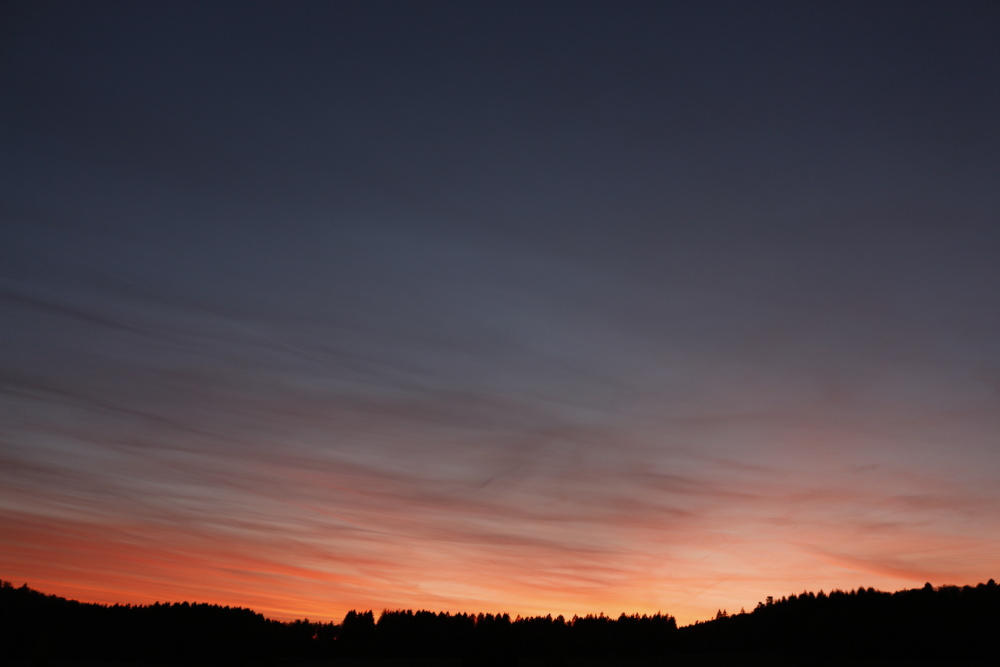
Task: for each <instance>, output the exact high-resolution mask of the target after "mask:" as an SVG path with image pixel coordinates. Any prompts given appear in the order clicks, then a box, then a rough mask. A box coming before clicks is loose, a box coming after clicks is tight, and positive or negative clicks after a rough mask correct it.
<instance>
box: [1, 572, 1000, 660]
mask: <svg viewBox="0 0 1000 667" xmlns="http://www.w3.org/2000/svg"><path fill="white" fill-rule="evenodd" d="M998 640H1000V587H998V586H997V585H996V583H995V582H994V581H993V580H992V579H991V580H990V581H989V582H988V583H985V584H979V585H978V586H974V587H973V586H965V587H961V588H959V587H957V586H942V587H938V588H934V587H932V586H931V585H930V584H927V585H926V586H924V587H923V588H919V589H913V590H905V591H899V592H896V593H885V592H881V591H876V590H875V589H873V588H868V589H865V588H859V589H857V590H854V591H847V592H844V591H834V592H832V593H829V594H826V593H823V592H820V593H816V594H813V593H802V594H800V595H791V596H788V597H785V598H781V599H780V600H774V599H773V598H768V599H767V601H765V602H762V603H760V604H759V605H758V606H757V607H756V608H755V609H754V610H752V611H751V612H749V613H748V612H745V611H741V612H740V613H737V614H729V613H727V612H725V611H723V610H720V611H719V613H718V614H717V615H716V618H715V619H713V620H711V621H706V622H699V623H696V624H695V625H691V626H687V627H684V628H678V627H677V623H676V621H675V620H674V618H673V617H672V616H669V615H667V614H656V615H653V616H647V615H643V616H640V615H632V616H627V615H624V614H622V615H621V616H618V617H617V618H615V617H609V616H604V615H603V614H600V615H596V616H594V615H590V616H585V617H573V618H571V619H566V618H563V617H562V616H559V617H556V618H553V617H552V616H544V617H528V618H520V617H517V618H514V619H512V618H511V617H510V616H509V615H508V614H482V613H480V614H475V615H472V614H450V613H447V612H441V613H435V612H430V611H409V610H407V611H388V610H387V611H383V612H381V614H379V615H378V617H377V618H376V616H375V614H374V613H373V612H372V611H364V612H359V611H351V612H348V614H347V615H346V616H345V617H344V620H343V622H342V623H340V624H334V623H317V622H312V621H309V620H308V619H304V620H298V621H294V622H290V623H286V622H279V621H275V620H270V619H267V618H265V617H264V616H262V615H261V614H259V613H256V612H254V611H252V610H249V609H244V608H234V607H222V606H218V605H208V604H191V603H187V602H184V603H173V604H160V603H157V604H153V605H144V606H136V605H99V604H90V603H82V602H77V601H75V600H67V599H65V598H61V597H57V596H54V595H45V594H43V593H40V592H38V591H35V590H33V589H31V588H29V587H28V586H27V585H24V586H21V587H15V586H14V585H13V584H11V583H10V582H6V581H4V582H0V664H11V665H16V664H46V663H50V664H66V663H69V664H72V663H74V662H77V663H79V662H91V663H93V662H102V663H107V662H129V663H133V664H135V663H139V664H159V665H195V664H213V665H217V664H242V665H294V664H317V665H318V664H329V665H338V664H344V665H358V664H365V662H366V661H367V660H376V659H378V660H382V661H383V662H381V663H379V664H385V662H384V661H389V664H410V662H411V661H414V660H423V661H427V662H425V664H448V665H455V666H462V667H465V666H468V667H473V666H480V665H482V666H492V665H495V666H500V665H518V664H522V665H528V664H531V665H572V664H587V665H593V664H619V663H621V662H622V661H623V660H624V661H629V660H631V661H632V662H635V661H636V660H639V659H644V660H646V663H648V661H650V660H651V661H653V664H664V665H669V664H690V663H689V661H690V660H694V659H695V658H698V660H696V661H695V664H699V665H704V664H717V663H716V662H712V661H711V660H712V659H713V658H712V657H713V656H714V659H717V660H718V664H723V663H725V664H730V663H731V662H732V661H733V660H742V661H743V662H744V664H747V661H750V663H752V664H772V663H773V662H774V661H775V660H777V663H775V664H849V663H858V662H864V661H868V663H867V664H915V663H923V664H973V663H975V662H976V661H979V660H981V661H982V662H981V664H997V662H996V660H997V647H998ZM702 658H704V659H705V660H709V661H708V662H706V661H705V660H702ZM758 659H759V660H758ZM755 660H758V661H757V662H754V661H755ZM434 661H437V662H434ZM831 661H832V663H831Z"/></svg>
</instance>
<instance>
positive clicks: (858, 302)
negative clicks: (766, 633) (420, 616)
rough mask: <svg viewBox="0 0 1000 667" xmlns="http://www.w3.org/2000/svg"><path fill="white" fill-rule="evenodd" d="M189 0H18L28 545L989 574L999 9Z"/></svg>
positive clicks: (658, 577)
mask: <svg viewBox="0 0 1000 667" xmlns="http://www.w3.org/2000/svg"><path fill="white" fill-rule="evenodd" d="M203 4H204V6H202V4H199V5H198V6H195V5H189V4H185V3H157V2H149V3H128V2H123V3H90V4H87V3H59V2H54V3H30V2H25V3H8V4H7V5H6V6H5V8H4V10H3V16H2V18H0V26H2V28H0V30H2V34H0V49H2V51H0V54H2V55H0V58H2V60H0V86H2V89H0V91H2V95H0V123H2V125H0V129H2V135H0V142H2V143H0V183H2V189H0V220H2V224H0V318H2V322H3V334H2V344H3V350H4V352H3V354H2V356H0V372H2V376H0V377H2V383H0V391H2V393H0V407H2V410H3V413H2V415H0V437H2V439H0V461H2V463H3V465H2V467H0V482H2V484H0V488H2V489H3V490H2V491H0V508H2V512H0V514H2V515H3V516H4V517H8V518H5V519H4V521H5V522H7V523H9V525H0V534H2V535H5V536H6V537H0V544H3V545H4V546H3V549H0V551H2V552H3V553H4V554H5V555H4V556H2V557H0V569H3V570H4V571H5V572H6V573H7V574H6V575H5V578H8V579H15V580H18V579H23V580H25V581H28V582H29V583H31V585H34V586H37V587H42V588H46V589H48V590H52V591H54V592H60V591H61V592H66V593H67V594H74V595H77V596H82V597H85V598H88V599H100V600H113V601H130V600H131V599H132V597H130V596H136V599H142V600H152V599H166V598H172V599H181V598H187V599H195V598H197V599H205V600H207V601H218V602H224V603H233V602H238V603H244V604H252V605H253V606H255V607H256V608H258V609H260V610H262V611H265V612H268V613H271V614H274V615H279V616H280V615H284V616H286V617H291V616H302V615H306V614H308V615H310V616H313V617H317V616H320V617H322V616H331V617H334V616H336V615H337V614H340V613H343V611H345V610H347V609H349V608H352V607H357V608H368V607H372V608H381V607H390V608H393V607H407V606H409V607H414V608H422V607H429V608H441V609H455V610H467V611H468V610H472V611H478V610H490V609H498V610H508V611H511V612H514V613H536V612H537V613H548V612H553V613H587V612H597V611H602V610H603V611H607V612H615V613H617V612H618V611H627V612H630V613H631V612H632V611H643V610H647V609H648V610H652V611H655V610H656V609H663V610H665V611H668V612H670V613H675V614H677V615H678V616H679V617H680V618H681V620H693V619H694V618H702V617H706V616H708V615H710V614H712V613H714V611H715V609H716V608H718V607H726V606H728V607H732V608H738V607H739V606H741V605H746V606H748V607H749V606H752V605H753V604H755V603H756V601H757V600H758V599H762V598H763V597H764V596H766V595H772V594H776V595H780V594H782V593H785V592H794V591H798V590H801V589H803V588H805V587H809V588H821V587H826V588H831V587H837V586H839V587H843V588H853V587H855V586H857V585H858V584H863V585H865V586H868V585H876V586H883V587H886V588H892V587H900V586H904V585H920V584H922V583H923V581H925V580H927V579H928V578H933V579H934V580H935V583H972V580H978V579H986V578H989V577H990V576H995V575H996V573H995V572H991V571H989V568H990V567H992V566H994V565H995V563H996V562H997V559H998V557H1000V537H998V535H1000V524H998V523H997V519H996V518H995V517H996V516H998V510H1000V494H998V493H997V491H996V480H997V476H998V475H1000V436H998V434H1000V224H998V222H1000V188H998V187H997V184H998V182H1000V41H998V40H997V39H996V35H997V34H998V31H1000V7H998V6H997V5H996V4H995V3H990V2H963V3H922V2H905V3H903V2H900V3H889V2H882V3H853V2H836V3H833V2H831V3H808V5H806V4H804V3H753V4H750V3H623V4H619V3H585V2H572V3H493V4H490V5H484V4H483V3H439V2H429V3H416V2H412V3H395V2H393V3H373V2H364V3H203ZM67 536H70V537H67ZM67 540H68V541H67ZM109 545H110V546H109ZM109 549H115V550H117V552H118V553H120V554H124V555H123V556H120V562H118V563H116V564H115V565H114V566H110V565H108V564H107V554H108V550H109ZM248 553H249V554H253V556H252V557H248V556H247V555H246V554H248ZM399 554H405V557H403V558H401V557H399ZM945 580H947V581H945ZM207 582H212V583H211V584H210V585H209V584H208V583H207Z"/></svg>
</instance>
